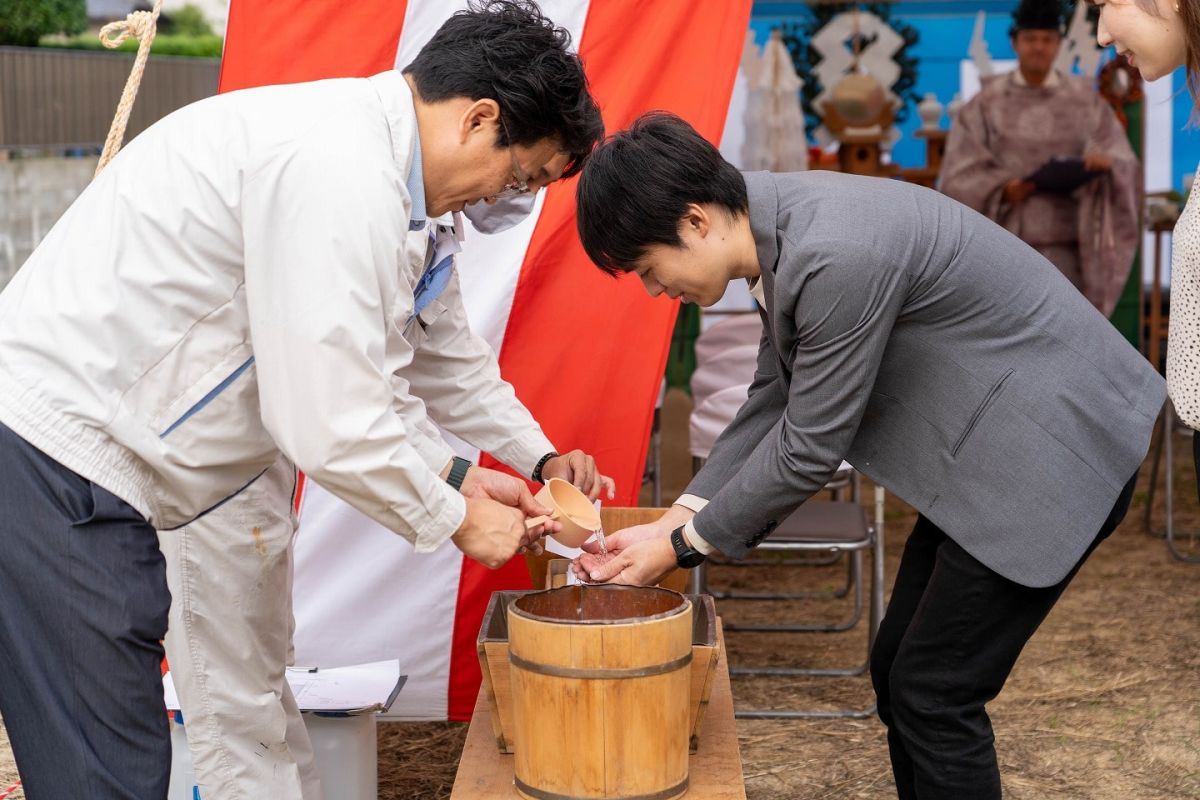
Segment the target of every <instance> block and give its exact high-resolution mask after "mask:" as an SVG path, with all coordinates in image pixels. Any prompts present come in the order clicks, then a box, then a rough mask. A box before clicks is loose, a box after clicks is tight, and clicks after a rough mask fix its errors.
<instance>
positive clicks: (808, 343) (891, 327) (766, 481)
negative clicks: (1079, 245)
mask: <svg viewBox="0 0 1200 800" xmlns="http://www.w3.org/2000/svg"><path fill="white" fill-rule="evenodd" d="M577 202H578V224H579V233H580V238H581V239H582V241H583V245H584V248H585V249H586V250H587V252H588V255H589V256H590V257H591V258H592V260H593V261H594V262H595V263H596V264H597V265H598V266H599V267H600V268H601V269H602V270H604V271H606V272H608V273H610V274H613V275H616V274H620V273H622V272H635V273H636V274H637V275H638V276H639V277H640V278H641V280H642V282H643V284H644V285H645V287H646V290H647V291H648V292H650V294H652V295H659V294H666V295H668V296H669V297H672V298H682V299H683V300H684V301H685V302H694V303H699V304H701V305H711V304H713V303H715V302H716V301H717V300H718V299H720V297H721V295H722V294H723V293H724V292H725V288H726V286H727V284H728V282H729V281H732V280H736V279H745V280H747V281H748V282H749V283H750V288H751V292H752V294H754V295H755V296H756V298H757V299H758V302H759V304H760V306H761V308H760V314H761V316H762V319H763V328H764V334H763V339H762V343H761V346H760V348H759V355H758V369H757V372H756V374H755V378H754V382H753V383H752V384H751V386H750V390H749V398H748V399H747V401H746V404H745V405H744V406H743V407H742V408H741V410H740V411H739V412H738V414H737V416H736V417H735V419H734V420H733V422H732V423H731V424H730V425H729V427H728V428H727V429H726V430H725V432H724V433H723V434H722V436H721V437H720V438H719V439H718V440H717V442H716V445H715V446H714V448H713V451H712V454H711V456H710V457H709V459H708V462H707V463H706V464H705V466H704V468H703V469H702V470H701V471H700V473H699V474H698V475H696V477H695V478H694V479H693V481H692V483H691V485H690V486H689V487H688V489H687V493H686V494H685V496H684V497H682V498H680V503H679V504H677V505H675V506H673V507H672V508H671V510H670V511H669V512H668V513H667V514H666V515H664V516H663V517H662V519H661V520H659V521H658V522H656V523H653V524H651V525H645V526H640V527H638V528H630V529H627V530H625V531H620V532H618V533H616V534H614V535H612V536H610V537H608V541H607V546H608V550H609V552H610V553H612V554H613V556H612V558H611V560H607V561H605V560H604V559H602V558H600V557H599V556H597V555H589V556H585V557H584V558H583V559H581V561H580V563H579V565H577V572H579V573H581V575H582V576H583V577H587V578H590V579H591V580H596V581H614V582H622V583H637V584H646V583H651V582H653V581H655V580H656V579H657V578H658V577H659V576H660V575H661V574H663V573H664V572H666V571H667V570H669V569H670V568H672V567H675V566H676V565H679V566H684V567H694V566H696V565H698V564H699V563H700V562H701V561H703V559H704V556H705V554H706V553H709V552H712V551H714V550H719V551H720V552H722V553H724V554H726V555H729V556H732V557H735V558H741V557H743V556H745V555H746V554H747V553H748V552H749V551H750V550H752V549H753V548H754V547H755V546H756V545H758V544H759V543H760V542H761V541H762V540H763V539H764V538H766V536H767V535H768V534H769V533H770V532H771V531H772V530H773V529H774V528H775V527H776V526H777V525H778V523H779V521H780V520H782V519H784V518H786V517H787V515H788V514H789V513H791V512H792V511H793V510H794V509H795V508H796V507H797V506H798V505H800V504H801V503H803V502H804V501H805V500H806V499H807V498H808V497H810V496H811V495H812V494H813V493H815V492H817V491H818V490H820V489H821V487H822V486H824V485H825V483H826V481H827V480H828V479H829V478H830V476H831V475H832V474H833V472H834V471H835V469H836V468H837V466H838V464H839V463H840V462H841V460H842V459H843V458H845V459H846V460H848V461H850V463H852V464H853V465H854V466H855V467H857V468H858V469H859V470H860V471H862V472H863V473H865V474H866V475H868V476H869V477H871V478H872V479H873V480H875V481H876V482H878V483H880V484H882V485H883V486H885V487H887V488H888V489H889V490H891V491H892V492H894V493H896V494H897V495H899V496H900V497H902V498H903V499H904V500H906V501H907V502H908V503H910V504H911V505H913V506H914V507H915V508H916V509H917V510H918V511H919V512H920V518H919V519H918V522H917V525H916V527H915V529H914V530H913V532H912V534H911V536H910V537H909V541H908V543H907V545H906V547H905V551H904V556H903V559H902V561H901V565H900V570H899V573H898V575H897V577H896V583H895V587H894V589H893V592H892V597H891V601H890V603H889V606H888V610H887V615H886V617H885V618H884V620H883V623H882V626H881V628H880V631H879V635H878V638H877V639H876V642H875V645H874V648H873V653H872V658H871V675H872V680H873V683H874V686H875V692H876V695H877V697H878V701H879V715H880V718H881V719H882V720H883V722H884V723H885V724H886V725H887V728H888V745H889V749H890V751H891V757H892V767H893V773H894V775H895V778H896V785H897V791H898V793H899V796H900V797H901V798H921V799H922V800H927V799H928V798H955V799H956V800H961V798H973V799H975V800H985V799H986V798H999V797H1000V776H999V770H998V767H997V764H996V755H995V748H994V745H993V736H992V731H991V725H990V722H989V720H988V716H987V713H986V710H985V704H986V703H987V702H988V701H990V700H991V699H992V698H993V697H995V696H996V694H997V693H998V692H999V691H1000V689H1001V687H1002V686H1003V685H1004V682H1005V680H1006V678H1007V677H1008V674H1009V672H1010V671H1011V669H1012V666H1013V664H1014V663H1015V661H1016V659H1017V657H1018V655H1019V654H1020V652H1021V650H1022V648H1023V647H1024V645H1025V643H1026V641H1028V639H1029V637H1030V636H1031V635H1032V634H1033V632H1034V631H1035V630H1036V629H1037V627H1038V625H1040V624H1041V621H1042V620H1043V619H1044V618H1045V616H1046V614H1047V613H1048V612H1049V611H1050V608H1051V607H1052V606H1053V605H1054V603H1055V601H1056V600H1057V599H1058V597H1059V595H1060V594H1061V592H1062V591H1063V589H1064V588H1065V587H1066V584H1067V583H1068V582H1069V581H1070V579H1071V577H1072V576H1073V575H1074V573H1075V572H1076V570H1078V568H1079V566H1080V564H1081V563H1082V562H1083V560H1084V559H1085V558H1086V557H1087V555H1088V553H1090V551H1091V549H1092V548H1094V547H1095V546H1096V545H1097V544H1098V543H1099V542H1100V541H1101V540H1102V539H1103V538H1104V537H1106V536H1107V535H1108V534H1109V533H1111V532H1112V530H1113V529H1114V528H1115V527H1116V526H1117V524H1118V523H1119V522H1120V521H1121V518H1122V517H1123V516H1124V514H1125V511H1126V509H1127V508H1128V505H1129V500H1130V496H1131V495H1132V492H1133V485H1134V478H1135V476H1136V472H1137V469H1138V466H1139V465H1140V464H1141V462H1142V459H1143V458H1144V456H1145V454H1146V450H1147V448H1148V446H1149V441H1150V433H1151V429H1152V428H1153V425H1154V420H1155V417H1156V416H1157V414H1158V411H1159V408H1160V407H1161V405H1162V403H1163V400H1164V398H1165V387H1164V383H1163V380H1162V379H1161V378H1160V377H1159V376H1158V374H1157V373H1156V372H1155V371H1154V370H1153V369H1152V368H1151V367H1150V365H1149V364H1148V363H1147V362H1146V361H1145V359H1143V358H1142V357H1141V356H1140V355H1139V354H1138V353H1137V352H1136V351H1135V350H1134V349H1133V348H1132V347H1130V346H1129V344H1128V343H1127V342H1126V341H1125V340H1124V339H1123V338H1122V337H1121V336H1120V334H1118V333H1117V332H1116V330H1114V329H1113V327H1112V326H1111V325H1110V324H1109V323H1108V321H1107V320H1105V319H1104V317H1102V316H1101V315H1100V314H1099V313H1098V312H1097V311H1096V310H1095V309H1094V308H1093V307H1092V305H1091V304H1090V303H1088V301H1087V300H1086V299H1084V297H1083V296H1082V295H1080V294H1079V292H1077V291H1076V290H1075V288H1074V287H1073V286H1072V285H1071V284H1070V283H1069V282H1068V281H1067V280H1066V278H1064V277H1063V276H1062V274H1061V273H1060V272H1059V271H1058V270H1057V269H1055V268H1054V266H1053V265H1051V264H1050V263H1049V262H1048V261H1046V260H1045V259H1044V258H1043V257H1042V256H1041V255H1039V254H1038V253H1037V252H1036V251H1035V250H1033V249H1032V248H1030V247H1029V246H1028V245H1026V244H1024V243H1023V242H1021V241H1020V240H1019V239H1017V238H1016V237H1015V236H1013V235H1011V234H1010V233H1008V232H1007V231H1005V230H1003V229H1002V228H1000V227H999V226H997V225H996V224H995V223H993V222H991V221H990V220H988V219H986V218H985V217H983V216H981V215H979V214H977V213H975V212H974V211H972V210H970V209H969V208H967V207H966V206H963V205H961V204H959V203H957V202H955V201H953V200H950V199H948V198H946V197H944V196H942V195H940V194H937V193H936V192H933V191H930V190H927V189H924V188H920V187H916V186H912V185H909V184H905V183H901V182H899V181H892V180H886V179H877V178H864V177H856V176H849V175H840V174H836V173H829V172H809V173H802V174H795V175H772V174H770V173H763V172H760V173H749V174H746V175H744V176H743V175H742V174H741V173H739V172H738V171H737V170H736V169H735V168H734V167H732V166H731V165H730V164H728V163H727V162H725V161H724V160H723V159H722V158H721V156H720V154H719V153H718V152H717V150H716V149H715V148H714V147H713V146H712V145H710V144H709V143H708V142H706V141H705V140H704V139H703V138H701V137H700V136H699V134H697V133H696V132H695V131H694V130H693V129H692V128H691V127H690V126H688V124H687V123H685V122H683V121H682V120H680V119H678V118H676V117H673V116H670V115H666V114H652V115H647V116H645V117H643V118H641V119H640V120H639V121H637V122H636V123H635V124H634V125H633V126H632V127H631V128H630V129H628V130H626V131H624V132H622V133H619V134H617V135H616V136H615V137H614V138H613V139H611V140H610V141H609V142H607V143H606V144H604V145H603V146H602V147H601V148H600V149H599V150H597V151H596V152H595V153H594V154H593V156H592V158H591V159H590V160H589V163H588V165H587V166H586V167H585V168H584V171H583V173H582V177H581V179H580V182H579V187H578V194H577ZM591 549H592V552H593V553H594V552H595V548H594V547H592V548H591Z"/></svg>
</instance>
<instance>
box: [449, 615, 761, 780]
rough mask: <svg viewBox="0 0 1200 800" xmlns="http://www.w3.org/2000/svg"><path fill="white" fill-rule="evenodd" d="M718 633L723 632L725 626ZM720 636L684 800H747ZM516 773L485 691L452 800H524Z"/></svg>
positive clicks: (477, 706) (473, 719)
mask: <svg viewBox="0 0 1200 800" xmlns="http://www.w3.org/2000/svg"><path fill="white" fill-rule="evenodd" d="M717 630H718V631H720V625H719V623H718V627H717ZM718 636H720V638H721V659H720V661H719V662H718V663H717V668H716V672H715V673H714V675H713V688H712V694H711V695H710V696H709V700H708V710H707V711H706V712H705V715H704V725H703V727H702V728H701V729H700V742H699V746H698V747H697V748H696V752H695V753H692V754H691V757H690V759H689V761H688V780H689V788H688V790H687V793H686V794H684V795H683V800H746V786H745V782H744V781H743V779H742V755H741V752H740V751H739V750H738V740H737V729H736V728H735V727H734V721H733V694H732V692H731V691H730V688H729V667H728V665H727V664H726V659H725V647H724V644H725V643H724V636H723V635H722V634H720V633H718ZM513 769H514V768H513V756H511V755H504V754H502V753H501V752H500V751H499V749H498V748H497V747H496V737H495V734H494V733H493V730H492V712H491V709H489V708H488V701H487V696H486V695H485V690H484V689H483V688H482V687H481V689H480V692H479V697H478V698H477V699H476V700H475V712H474V713H473V714H472V715H471V726H470V727H469V728H468V729H467V741H466V743H465V744H464V745H463V751H462V758H461V760H460V761H459V762H458V774H457V775H456V776H455V778H454V788H453V789H452V790H451V793H450V798H451V800H513V799H514V798H517V797H518V795H517V790H516V789H515V788H513Z"/></svg>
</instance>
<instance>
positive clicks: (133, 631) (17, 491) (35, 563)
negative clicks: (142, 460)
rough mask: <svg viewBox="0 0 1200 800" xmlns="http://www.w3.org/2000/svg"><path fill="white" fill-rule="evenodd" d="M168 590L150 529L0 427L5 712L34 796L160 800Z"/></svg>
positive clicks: (167, 759)
mask: <svg viewBox="0 0 1200 800" xmlns="http://www.w3.org/2000/svg"><path fill="white" fill-rule="evenodd" d="M170 604H171V595H170V593H169V592H168V591H167V581H166V569H165V565H164V562H163V557H162V553H161V552H160V551H159V547H158V536H157V534H156V533H155V530H154V528H153V527H151V525H150V524H149V523H148V522H147V521H146V520H145V519H144V518H143V517H142V516H141V515H140V514H139V513H138V512H137V511H135V510H134V509H133V508H132V507H131V506H130V505H129V504H128V503H126V502H125V501H123V500H121V499H119V498H118V497H116V496H115V495H113V494H111V493H110V492H108V491H105V490H104V489H102V488H100V487H99V486H96V485H95V484H93V483H91V482H90V481H88V480H86V479H84V478H82V477H80V476H79V475H77V474H76V473H74V472H72V471H71V470H69V469H67V468H65V467H63V466H62V465H61V464H59V463H58V462H56V461H54V460H53V459H51V458H50V457H48V456H47V455H45V454H44V453H42V452H41V451H40V450H38V449H36V448H35V447H33V446H32V445H30V444H29V443H27V442H26V441H25V440H24V439H22V438H20V437H19V436H17V435H16V434H15V433H13V432H12V431H11V430H9V429H8V428H6V427H4V426H2V425H0V716H2V717H3V718H4V724H5V726H6V727H7V729H8V736H9V739H10V741H11V743H12V748H13V754H14V755H15V756H16V760H17V769H18V770H19V772H20V775H21V781H22V784H23V786H24V789H25V795H26V797H28V798H29V800H66V799H67V798H71V799H72V800H74V799H75V798H79V800H84V798H86V800H110V799H111V800H117V799H118V798H120V800H161V798H165V797H166V796H167V782H168V774H169V772H170V763H171V744H170V737H169V731H168V727H167V717H166V712H165V711H164V708H163V693H162V681H161V677H160V669H159V665H160V663H161V662H162V658H163V647H162V644H161V642H162V638H163V636H164V635H165V634H166V631H167V612H168V610H169V607H170Z"/></svg>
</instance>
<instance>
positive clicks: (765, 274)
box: [743, 172, 791, 375]
mask: <svg viewBox="0 0 1200 800" xmlns="http://www.w3.org/2000/svg"><path fill="white" fill-rule="evenodd" d="M743 175H744V177H745V178H746V196H747V199H748V200H749V205H750V231H751V232H752V233H753V234H754V246H755V248H756V249H757V251H758V265H759V268H760V269H761V270H762V272H761V274H760V276H759V280H760V281H762V285H763V298H764V300H765V301H766V306H767V307H766V309H765V310H764V311H763V313H762V314H761V316H762V320H763V329H764V330H765V331H766V332H767V341H769V342H770V343H771V347H772V348H774V350H775V355H776V356H777V357H778V359H779V364H780V367H781V368H782V369H783V373H782V374H784V375H790V374H791V365H790V364H788V363H787V362H786V361H785V360H784V358H783V353H782V351H781V350H780V347H779V339H778V334H777V333H776V330H775V315H776V309H775V271H776V268H777V267H778V265H779V191H778V189H776V187H775V176H774V175H772V174H771V173H770V172H746V173H743Z"/></svg>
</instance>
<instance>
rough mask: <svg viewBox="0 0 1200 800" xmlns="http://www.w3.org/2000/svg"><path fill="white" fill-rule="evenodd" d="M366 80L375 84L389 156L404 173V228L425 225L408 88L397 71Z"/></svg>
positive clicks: (416, 136)
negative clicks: (407, 204)
mask: <svg viewBox="0 0 1200 800" xmlns="http://www.w3.org/2000/svg"><path fill="white" fill-rule="evenodd" d="M368 80H370V81H371V84H372V85H373V86H374V87H375V91H376V93H377V94H378V95H379V100H380V102H381V103H382V104H383V113H384V116H385V117H386V118H387V124H388V134H389V136H390V137H391V140H392V155H393V157H394V158H395V159H396V163H397V164H398V165H400V169H401V170H403V171H404V174H405V175H406V176H407V177H406V179H405V188H407V189H408V196H409V197H410V198H411V199H412V212H411V214H410V216H409V221H408V229H409V230H411V231H417V230H421V229H422V228H424V227H425V222H426V216H427V215H426V211H425V175H424V172H423V170H422V166H421V134H420V132H419V131H418V130H417V114H416V110H415V106H414V103H413V96H412V90H411V89H410V88H409V87H408V81H406V80H404V76H403V75H401V74H400V71H399V70H395V69H389V70H388V71H387V72H381V73H379V74H378V75H372V76H371V77H370V78H368Z"/></svg>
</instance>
